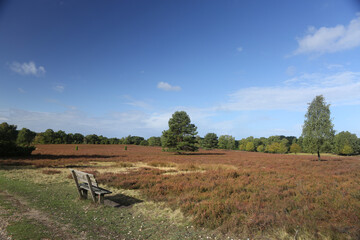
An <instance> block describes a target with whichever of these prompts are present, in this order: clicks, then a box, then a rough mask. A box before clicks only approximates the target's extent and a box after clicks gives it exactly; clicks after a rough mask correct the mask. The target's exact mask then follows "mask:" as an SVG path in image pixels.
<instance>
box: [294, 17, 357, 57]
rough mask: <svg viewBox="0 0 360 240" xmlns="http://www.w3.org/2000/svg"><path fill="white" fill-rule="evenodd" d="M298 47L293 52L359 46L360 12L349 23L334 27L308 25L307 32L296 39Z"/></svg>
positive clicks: (312, 51)
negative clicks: (317, 27)
mask: <svg viewBox="0 0 360 240" xmlns="http://www.w3.org/2000/svg"><path fill="white" fill-rule="evenodd" d="M297 41H298V44H299V46H298V48H297V49H296V50H295V51H294V54H295V55H297V54H306V53H314V54H323V53H333V52H338V51H342V50H347V49H351V48H354V47H358V46H360V13H358V14H357V17H356V18H355V19H353V20H351V21H350V23H349V25H347V26H344V25H337V26H335V27H321V28H319V29H316V28H315V27H309V28H308V33H307V35H305V36H304V37H302V38H299V39H297Z"/></svg>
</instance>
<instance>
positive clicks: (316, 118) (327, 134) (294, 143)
mask: <svg viewBox="0 0 360 240" xmlns="http://www.w3.org/2000/svg"><path fill="white" fill-rule="evenodd" d="M305 117H306V119H305V122H304V127H303V133H302V135H301V136H300V137H299V138H296V137H294V136H282V135H280V136H270V137H268V138H265V137H261V138H254V137H252V136H251V137H248V138H243V139H241V140H235V138H234V137H233V136H231V135H221V136H220V137H218V136H217V135H216V133H207V134H206V135H205V136H204V137H200V136H199V135H197V127H196V126H195V125H194V124H192V123H191V120H190V117H189V115H188V114H187V113H186V112H184V111H177V112H175V113H174V114H173V115H172V117H171V118H170V119H169V122H168V124H169V129H168V130H164V131H163V132H162V136H161V137H155V136H153V137H150V138H148V139H145V138H143V137H140V136H131V135H129V136H127V137H122V138H107V137H104V136H102V135H100V136H98V135H96V134H89V135H85V136H84V135H83V134H81V133H74V134H73V133H66V132H64V131H62V130H59V131H56V132H55V131H54V130H52V129H47V130H46V131H45V132H40V133H36V132H33V131H31V130H29V129H27V128H23V129H21V130H17V127H16V126H15V125H9V124H7V123H6V122H4V123H2V124H1V125H0V156H1V155H6V154H7V155H14V154H15V152H19V153H20V154H27V153H28V152H29V151H30V153H31V151H32V150H33V149H34V148H33V147H32V146H33V145H35V144H134V145H142V146H162V148H163V150H164V151H173V152H178V153H182V152H189V151H197V150H198V149H199V148H204V149H229V150H240V151H248V152H265V153H295V154H297V153H300V152H306V153H318V155H319V158H320V152H322V153H335V154H340V155H357V154H360V139H359V138H358V137H357V136H356V135H355V134H352V133H350V132H347V131H346V132H339V133H337V134H335V131H334V130H333V126H332V123H331V120H330V110H329V105H327V104H326V103H325V101H324V98H323V97H322V96H317V97H316V98H315V99H314V100H313V102H312V103H310V104H309V108H308V112H307V114H306V115H305Z"/></svg>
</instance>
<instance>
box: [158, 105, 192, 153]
mask: <svg viewBox="0 0 360 240" xmlns="http://www.w3.org/2000/svg"><path fill="white" fill-rule="evenodd" d="M196 129H197V127H196V126H195V125H194V124H192V123H191V121H190V117H189V115H188V114H187V113H186V112H184V111H177V112H175V113H174V114H173V115H172V117H171V118H170V120H169V129H168V130H165V131H163V135H162V137H161V142H162V147H163V149H164V150H167V151H171V152H178V153H181V152H194V151H197V150H198V147H197V146H196V145H195V144H196V138H195V135H196V134H197V131H196Z"/></svg>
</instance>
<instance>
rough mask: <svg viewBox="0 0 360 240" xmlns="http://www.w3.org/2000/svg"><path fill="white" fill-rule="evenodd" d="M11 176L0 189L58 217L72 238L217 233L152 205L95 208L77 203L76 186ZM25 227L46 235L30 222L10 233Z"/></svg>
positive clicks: (0, 179) (2, 177) (1, 180)
mask: <svg viewBox="0 0 360 240" xmlns="http://www.w3.org/2000/svg"><path fill="white" fill-rule="evenodd" d="M9 175H11V174H8V173H7V172H6V171H0V189H2V190H7V191H8V192H9V193H10V194H13V195H15V196H16V195H17V196H20V197H22V198H24V199H25V200H26V201H27V202H28V205H29V206H30V207H32V208H35V209H38V210H40V211H43V212H45V213H47V214H48V215H49V216H56V220H57V221H59V222H60V223H61V224H69V223H70V225H71V228H70V231H72V232H71V234H72V235H73V236H75V237H76V236H78V237H80V233H81V232H82V231H84V232H86V233H87V236H86V237H87V239H108V238H110V239H184V238H187V239H199V237H198V236H210V235H211V236H215V233H214V232H212V233H211V232H209V231H206V230H201V229H200V230H195V229H194V228H193V227H192V226H191V224H190V223H189V222H188V221H180V222H179V221H178V220H177V219H176V220H174V221H172V220H171V219H170V217H169V215H168V214H161V213H159V212H157V211H160V212H161V211H162V209H161V208H156V207H154V206H153V205H151V204H149V203H140V204H139V205H138V206H136V205H134V206H132V207H121V208H113V207H108V206H101V205H95V204H93V203H92V202H91V201H90V200H84V201H81V200H78V195H77V192H76V188H75V186H74V185H73V184H66V183H58V184H56V183H51V184H47V183H46V182H45V181H44V183H42V184H39V183H33V182H31V181H24V180H19V179H13V178H12V176H9ZM154 204H155V203H154ZM0 205H1V206H6V203H4V201H0ZM155 205H156V204H155ZM27 225H29V226H27ZM26 226H27V227H28V228H32V229H34V231H35V232H41V234H46V231H45V230H44V229H43V228H41V227H40V226H38V225H37V226H36V227H34V226H32V225H31V224H29V222H28V221H27V220H24V221H21V222H19V223H14V224H12V225H11V226H10V229H9V232H11V234H14V236H15V235H16V234H19V236H21V233H22V232H26V231H25V230H24V229H26V228H27V227H26ZM89 226H91V227H89ZM41 234H40V235H39V236H42V235H41ZM206 234H207V235H206ZM216 235H217V233H216ZM16 236H17V235H16ZM15 239H17V238H16V237H15ZM19 239H22V238H21V237H20V238H19ZM34 239H36V238H34Z"/></svg>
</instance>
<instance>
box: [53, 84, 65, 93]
mask: <svg viewBox="0 0 360 240" xmlns="http://www.w3.org/2000/svg"><path fill="white" fill-rule="evenodd" d="M53 89H54V90H55V91H57V92H59V93H62V92H63V91H64V90H65V87H64V86H62V85H56V86H55V87H54V88H53Z"/></svg>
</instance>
